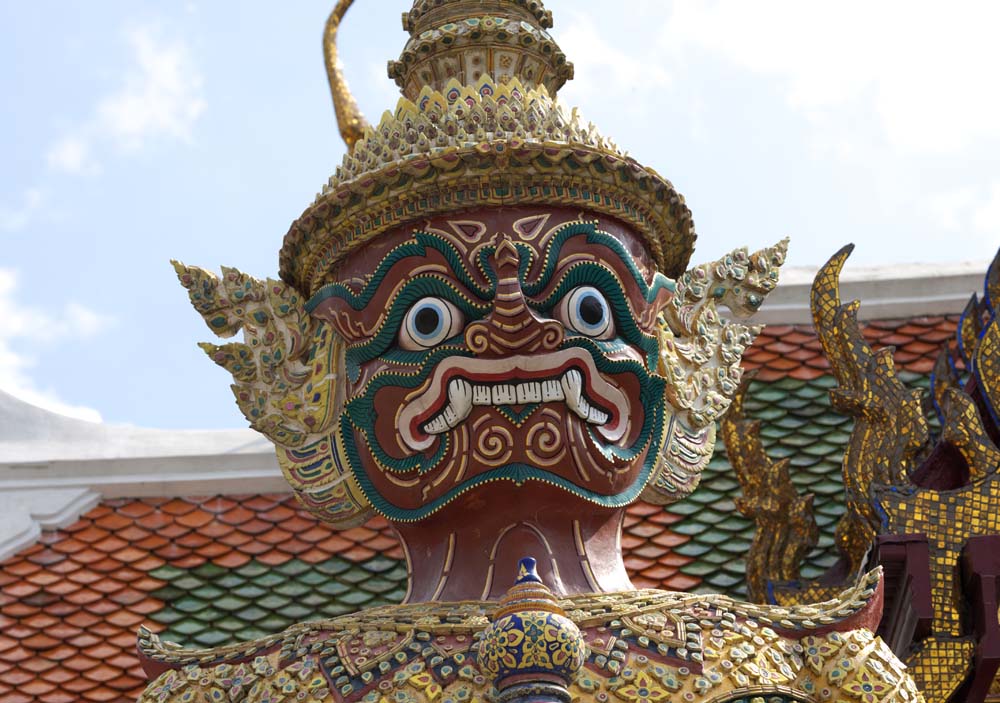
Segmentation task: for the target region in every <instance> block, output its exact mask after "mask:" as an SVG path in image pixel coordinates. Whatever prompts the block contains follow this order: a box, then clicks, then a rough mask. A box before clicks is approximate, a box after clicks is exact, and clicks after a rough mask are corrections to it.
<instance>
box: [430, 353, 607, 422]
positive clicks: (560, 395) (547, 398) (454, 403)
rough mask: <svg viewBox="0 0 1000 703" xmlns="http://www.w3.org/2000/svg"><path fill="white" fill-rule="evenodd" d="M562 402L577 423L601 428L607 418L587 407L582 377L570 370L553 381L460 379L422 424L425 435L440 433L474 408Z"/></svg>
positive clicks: (574, 370) (456, 379) (449, 385)
mask: <svg viewBox="0 0 1000 703" xmlns="http://www.w3.org/2000/svg"><path fill="white" fill-rule="evenodd" d="M556 401H565V402H566V405H567V407H569V409H570V410H572V411H573V413H574V414H576V415H577V417H579V418H580V419H581V420H584V421H585V422H588V423H590V424H592V425H605V424H606V423H607V422H608V420H609V419H610V415H609V414H608V413H606V412H604V411H603V410H600V409H598V408H596V407H594V406H592V405H591V404H590V402H588V401H587V399H586V398H585V397H584V395H583V374H582V373H580V371H579V370H577V369H570V370H569V371H567V372H566V373H564V374H563V375H562V376H561V377H560V378H557V379H546V380H544V381H523V382H521V383H496V384H473V383H470V382H469V381H467V380H465V379H463V378H453V379H452V380H451V381H450V382H449V383H448V404H447V405H446V406H445V407H444V409H443V410H442V411H441V412H440V413H438V414H437V415H436V416H435V417H434V418H433V419H432V420H430V421H429V422H427V423H426V424H424V427H423V429H424V432H426V433H427V434H429V435H436V434H442V433H444V432H447V431H448V430H450V429H453V428H455V427H457V426H458V425H459V424H461V423H462V422H464V421H465V419H466V418H468V417H469V413H471V412H472V408H473V407H475V406H487V405H516V404H527V403H551V402H556Z"/></svg>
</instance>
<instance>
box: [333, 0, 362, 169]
mask: <svg viewBox="0 0 1000 703" xmlns="http://www.w3.org/2000/svg"><path fill="white" fill-rule="evenodd" d="M353 2H354V0H338V2H337V5H336V7H334V8H333V12H331V13H330V17H329V18H327V20H326V27H325V29H324V30H323V59H324V63H325V64H326V76H327V80H329V82H330V94H331V95H332V96H333V109H334V111H335V112H336V113H337V126H338V127H340V136H341V137H343V138H344V141H345V142H347V148H348V150H351V149H353V148H354V143H355V142H357V141H358V140H359V139H361V137H362V136H363V135H364V133H365V128H366V127H368V121H367V120H366V119H365V116H364V115H362V114H361V109H360V108H359V107H358V102H357V101H356V100H355V99H354V95H352V94H351V88H350V86H349V85H347V79H345V78H344V70H343V68H342V67H341V65H340V57H339V56H338V55H337V29H339V28H340V21H341V20H342V19H343V18H344V13H345V12H347V8H349V7H350V6H351V4H352V3H353Z"/></svg>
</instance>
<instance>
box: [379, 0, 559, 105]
mask: <svg viewBox="0 0 1000 703" xmlns="http://www.w3.org/2000/svg"><path fill="white" fill-rule="evenodd" d="M551 27H552V13H551V12H549V11H548V10H546V9H545V8H544V6H543V5H542V3H541V2H539V0H416V1H415V2H414V3H413V8H412V9H411V10H410V11H409V12H407V13H405V14H404V15H403V28H404V29H405V30H406V31H407V32H409V33H410V40H409V41H408V42H407V43H406V46H405V47H403V53H402V54H400V57H399V60H397V61H390V62H389V77H390V78H393V79H395V81H396V83H397V85H399V87H400V88H401V89H402V91H403V94H404V95H405V96H406V97H407V98H409V99H410V100H416V98H417V96H418V95H419V94H420V90H421V89H422V88H423V87H424V86H430V87H431V88H433V89H435V90H438V91H443V90H444V88H445V86H446V85H447V84H448V82H449V81H451V80H452V79H455V80H457V81H458V82H459V83H460V84H462V85H474V84H475V83H476V82H477V81H479V79H480V78H481V77H482V76H484V75H487V76H491V77H492V78H493V79H494V80H495V81H497V82H498V83H506V82H508V81H510V80H512V79H515V78H516V79H518V80H519V81H520V82H521V85H523V86H524V87H525V88H528V89H531V88H534V87H536V86H539V85H541V86H545V88H546V89H547V90H548V92H549V95H552V96H554V95H555V94H556V91H558V90H559V88H561V87H562V86H563V84H564V83H565V82H566V81H567V80H569V79H570V78H572V77H573V64H571V63H569V62H567V61H566V55H565V54H564V53H563V52H562V50H561V49H560V48H559V45H558V44H556V42H555V40H554V39H553V38H552V37H551V36H550V35H549V33H548V32H547V31H546V30H547V29H549V28H551Z"/></svg>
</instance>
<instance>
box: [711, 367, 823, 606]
mask: <svg viewBox="0 0 1000 703" xmlns="http://www.w3.org/2000/svg"><path fill="white" fill-rule="evenodd" d="M753 376H754V374H753V373H748V374H747V375H746V376H745V377H744V379H743V383H741V384H740V389H739V391H738V392H737V393H736V396H735V397H734V398H733V403H732V405H731V406H730V408H729V412H727V413H726V414H725V415H723V417H722V420H721V422H720V428H721V431H722V437H723V441H724V442H725V445H726V453H727V454H728V456H729V463H730V464H732V465H733V468H734V469H735V470H736V478H737V479H738V480H739V482H740V487H741V488H742V489H743V497H742V498H737V499H736V508H737V509H738V510H739V511H740V512H741V513H742V514H743V515H745V516H746V517H748V518H750V519H752V520H753V521H754V523H755V525H756V528H757V529H756V532H754V539H753V543H752V544H751V545H750V553H749V555H748V556H747V594H748V595H749V596H750V599H751V600H753V601H754V602H756V603H765V602H767V584H768V581H791V580H794V579H798V578H799V568H800V566H801V564H802V560H803V558H805V556H806V554H808V552H809V550H810V549H812V548H813V547H815V546H816V543H817V541H818V539H819V527H818V525H817V524H816V517H815V515H814V513H813V496H812V494H811V493H810V494H806V495H800V494H799V491H798V489H797V488H796V487H795V485H794V484H793V483H792V480H791V477H790V475H789V473H788V464H789V460H788V459H782V460H780V461H777V462H774V461H771V460H770V459H769V458H768V456H767V453H766V452H765V450H764V445H763V443H762V442H761V441H760V421H759V420H749V419H747V418H746V416H745V415H744V413H743V402H744V400H745V398H746V393H747V389H748V388H749V386H750V382H751V380H752V379H753Z"/></svg>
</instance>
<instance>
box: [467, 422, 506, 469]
mask: <svg viewBox="0 0 1000 703" xmlns="http://www.w3.org/2000/svg"><path fill="white" fill-rule="evenodd" d="M480 430H481V433H479V432H480ZM473 432H476V433H479V434H478V435H477V437H476V446H475V447H474V448H473V450H472V455H473V458H474V459H475V460H476V461H478V462H479V463H481V464H483V465H484V466H489V467H497V466H503V465H504V464H506V463H507V462H508V461H510V457H511V454H512V453H513V447H514V437H513V436H512V435H511V433H510V431H509V430H507V429H506V428H505V427H499V426H497V425H493V426H490V427H485V428H479V427H473Z"/></svg>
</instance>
